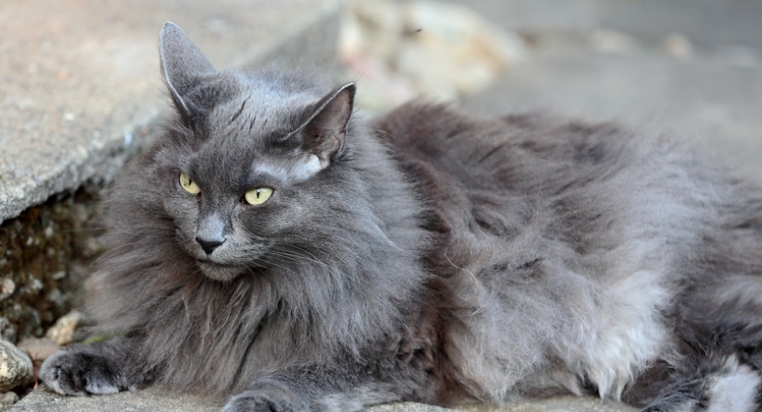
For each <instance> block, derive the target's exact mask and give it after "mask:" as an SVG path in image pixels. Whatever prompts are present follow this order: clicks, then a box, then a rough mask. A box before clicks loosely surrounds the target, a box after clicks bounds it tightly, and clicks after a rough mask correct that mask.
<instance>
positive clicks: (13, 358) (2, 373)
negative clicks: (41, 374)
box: [0, 340, 34, 393]
mask: <svg viewBox="0 0 762 412" xmlns="http://www.w3.org/2000/svg"><path fill="white" fill-rule="evenodd" d="M33 376H34V371H33V368H32V360H31V359H29V356H27V355H26V353H24V352H22V351H20V350H19V349H18V348H16V347H15V346H13V344H12V343H10V342H8V341H5V340H0V393H2V392H7V391H9V390H11V389H13V388H15V387H17V386H19V385H23V384H26V383H29V382H31V381H32V379H33Z"/></svg>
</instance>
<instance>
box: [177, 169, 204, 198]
mask: <svg viewBox="0 0 762 412" xmlns="http://www.w3.org/2000/svg"><path fill="white" fill-rule="evenodd" d="M180 186H182V188H183V189H185V191H186V192H188V193H190V194H192V195H196V194H198V193H199V192H201V189H200V188H199V187H198V185H197V184H196V182H194V181H193V180H191V178H190V176H188V175H186V174H185V173H180Z"/></svg>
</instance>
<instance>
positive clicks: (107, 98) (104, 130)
mask: <svg viewBox="0 0 762 412" xmlns="http://www.w3.org/2000/svg"><path fill="white" fill-rule="evenodd" d="M338 5H339V1H338V0H284V1H277V2H276V1H257V2H251V1H248V0H229V1H226V2H221V3H219V2H205V1H200V0H187V1H172V0H158V1H152V0H136V1H131V2H125V3H113V2H103V1H99V0H61V1H55V2H48V1H44V0H30V1H23V2H3V3H2V5H0V222H1V221H3V220H5V219H8V218H11V217H15V216H17V215H18V214H19V213H21V211H23V210H24V209H26V208H27V207H29V206H31V205H33V204H39V203H41V202H42V201H44V200H45V199H47V198H48V197H49V196H50V195H52V194H54V193H58V192H61V191H64V190H67V189H74V188H76V187H79V186H80V185H82V183H83V182H85V181H88V180H94V181H108V180H110V179H111V178H112V177H113V176H114V175H115V174H116V173H118V171H119V169H120V167H121V165H122V164H123V162H124V159H125V158H126V156H127V154H128V153H129V152H130V151H131V150H134V148H135V146H136V141H137V140H139V139H140V136H137V135H136V134H135V129H136V127H137V126H142V125H145V124H146V123H148V122H149V120H150V119H152V118H154V117H155V116H156V115H157V113H159V111H160V110H162V109H163V108H164V107H165V106H166V105H167V103H166V102H167V100H168V99H165V98H164V97H163V93H164V91H163V87H162V84H161V79H160V76H159V63H158V52H157V47H156V43H157V38H158V32H159V29H160V28H161V26H162V24H163V23H164V22H165V21H167V20H171V21H174V22H176V23H178V24H179V25H181V26H182V27H183V28H184V29H185V30H186V31H187V32H188V33H189V34H190V36H191V37H192V38H193V40H194V41H195V42H197V44H198V45H199V46H200V47H201V48H202V49H203V50H204V51H206V52H207V54H208V55H209V57H210V59H211V60H212V62H214V63H215V64H216V65H218V66H228V65H243V64H249V63H251V62H252V61H254V60H256V58H257V57H261V56H263V55H266V54H268V53H272V52H273V51H274V50H279V49H280V47H281V46H283V45H284V43H290V42H294V41H296V42H297V43H298V42H299V41H297V40H296V39H298V38H299V35H300V33H303V32H304V31H305V30H307V29H309V28H311V27H314V26H316V25H319V22H324V21H325V20H326V18H327V16H331V15H336V14H337V11H338ZM334 26H335V24H334ZM321 34H325V31H321V30H314V32H313V33H310V35H309V36H306V37H303V38H302V39H303V40H305V42H312V43H313V44H316V43H320V42H321V41H322V42H328V43H330V44H331V46H333V42H335V34H333V36H334V38H332V39H325V38H323V39H321V38H320V35H321ZM297 49H299V48H298V47H297ZM302 49H303V48H302Z"/></svg>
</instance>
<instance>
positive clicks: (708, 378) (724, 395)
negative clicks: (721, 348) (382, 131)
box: [643, 355, 762, 412]
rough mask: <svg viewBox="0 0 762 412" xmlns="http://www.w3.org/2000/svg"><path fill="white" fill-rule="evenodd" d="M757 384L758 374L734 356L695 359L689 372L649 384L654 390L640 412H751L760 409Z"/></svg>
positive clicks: (675, 372)
mask: <svg viewBox="0 0 762 412" xmlns="http://www.w3.org/2000/svg"><path fill="white" fill-rule="evenodd" d="M659 384H662V385H663V386H661V387H660V385H659ZM761 384H762V376H760V373H759V370H758V369H756V368H755V367H753V366H751V365H748V364H745V363H743V362H741V361H739V359H738V357H737V356H736V355H727V356H710V357H707V358H704V359H701V360H698V359H697V360H696V365H695V366H694V368H693V370H691V371H674V372H673V374H671V376H669V378H668V379H665V380H664V381H661V382H650V383H649V386H651V389H658V390H657V391H654V393H653V394H652V396H651V399H650V401H648V402H647V406H646V407H645V408H644V409H643V412H694V411H695V412H698V411H702V412H726V411H733V412H754V411H756V410H758V409H757V408H759V407H760V403H759V402H760V389H762V386H761Z"/></svg>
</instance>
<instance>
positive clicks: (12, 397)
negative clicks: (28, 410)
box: [0, 392, 19, 411]
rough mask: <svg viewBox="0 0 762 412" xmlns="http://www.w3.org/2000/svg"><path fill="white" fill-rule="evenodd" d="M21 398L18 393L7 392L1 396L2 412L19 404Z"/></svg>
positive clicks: (0, 405)
mask: <svg viewBox="0 0 762 412" xmlns="http://www.w3.org/2000/svg"><path fill="white" fill-rule="evenodd" d="M18 400H19V396H18V395H17V394H16V392H6V393H4V394H2V395H0V411H7V410H9V409H10V408H11V406H13V404H15V403H16V402H18Z"/></svg>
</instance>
